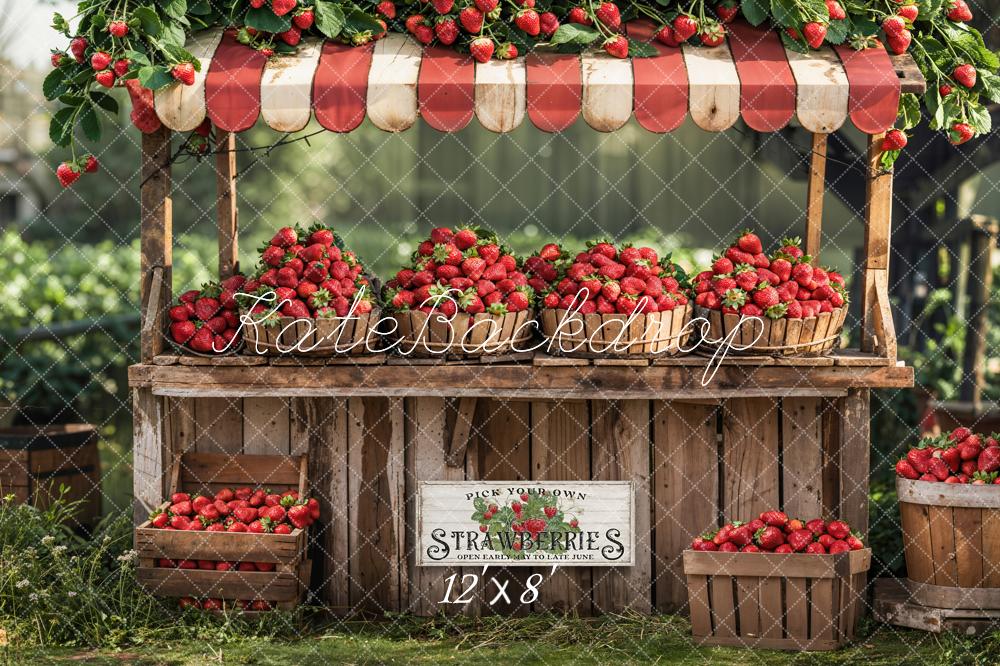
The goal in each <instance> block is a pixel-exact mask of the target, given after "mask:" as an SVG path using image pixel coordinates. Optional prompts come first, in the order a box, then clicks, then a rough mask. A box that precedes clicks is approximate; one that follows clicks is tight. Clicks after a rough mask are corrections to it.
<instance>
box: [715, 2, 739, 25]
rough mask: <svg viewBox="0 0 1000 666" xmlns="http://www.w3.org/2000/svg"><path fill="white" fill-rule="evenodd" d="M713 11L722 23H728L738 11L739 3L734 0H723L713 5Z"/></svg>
mask: <svg viewBox="0 0 1000 666" xmlns="http://www.w3.org/2000/svg"><path fill="white" fill-rule="evenodd" d="M715 13H716V14H717V15H718V17H719V20H720V21H722V22H723V23H730V22H731V21H732V20H733V19H734V18H736V15H737V14H739V13H740V5H739V3H738V2H736V1H735V0H724V2H720V3H719V4H717V5H716V6H715Z"/></svg>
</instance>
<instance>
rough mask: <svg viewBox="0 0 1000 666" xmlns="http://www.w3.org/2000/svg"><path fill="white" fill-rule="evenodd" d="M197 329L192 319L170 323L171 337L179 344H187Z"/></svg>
mask: <svg viewBox="0 0 1000 666" xmlns="http://www.w3.org/2000/svg"><path fill="white" fill-rule="evenodd" d="M197 330H198V329H197V327H196V326H195V324H194V322H192V321H177V322H174V323H173V324H171V325H170V337H171V338H173V340H174V342H176V343H178V344H182V345H183V344H187V343H188V342H190V341H191V338H193V337H194V334H195V333H196V332H197Z"/></svg>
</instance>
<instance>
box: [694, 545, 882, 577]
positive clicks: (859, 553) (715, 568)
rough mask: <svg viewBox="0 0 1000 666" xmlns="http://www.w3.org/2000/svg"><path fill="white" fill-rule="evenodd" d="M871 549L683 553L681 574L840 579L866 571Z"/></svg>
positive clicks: (869, 561) (869, 565)
mask: <svg viewBox="0 0 1000 666" xmlns="http://www.w3.org/2000/svg"><path fill="white" fill-rule="evenodd" d="M871 557H872V551H871V548H861V549H859V550H852V551H849V552H846V553H834V554H832V555H831V554H829V553H827V554H823V555H812V554H809V553H722V552H719V551H696V550H691V549H690V548H688V549H685V550H684V553H683V558H684V560H683V563H684V573H685V575H693V576H756V577H760V578H843V577H845V576H850V575H853V574H856V573H863V572H865V571H868V569H869V568H870V567H871Z"/></svg>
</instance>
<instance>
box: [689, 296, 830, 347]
mask: <svg viewBox="0 0 1000 666" xmlns="http://www.w3.org/2000/svg"><path fill="white" fill-rule="evenodd" d="M846 310H847V305H846V304H844V305H843V306H841V307H839V308H834V309H833V310H832V311H831V312H829V313H824V314H829V315H830V316H831V318H833V315H837V318H838V319H839V317H840V315H841V314H842V313H844V312H846ZM712 312H718V310H709V309H707V308H703V307H701V306H695V315H697V316H698V317H702V318H704V319H705V320H707V321H708V322H709V330H711V329H713V328H715V327H714V325H713V323H712V320H711V316H710V315H711V313H712ZM739 317H740V321H741V322H742V321H743V319H744V316H743V315H739ZM782 320H785V321H789V318H788V317H782V318H781V319H776V320H774V321H782ZM797 321H801V322H803V324H804V323H805V322H813V323H814V324H815V322H818V321H819V316H816V317H804V318H802V319H799V320H797ZM845 322H846V317H845ZM843 332H844V324H841V325H840V326H839V327H838V328H837V330H836V332H835V333H833V334H831V335H828V336H826V337H825V338H820V339H817V340H809V341H808V342H797V343H795V344H794V345H778V346H764V345H756V344H755V345H754V346H752V347H748V348H746V349H740V350H735V349H734V350H731V352H732V353H734V354H758V355H759V354H772V353H780V352H791V353H793V354H794V353H797V352H796V350H798V349H800V348H803V347H805V348H809V347H815V346H818V345H825V344H827V343H829V342H835V341H836V340H838V339H839V338H840V336H841V335H842V334H843ZM702 341H703V342H704V343H705V345H706V346H707V347H710V348H713V349H714V348H716V347H718V346H719V342H718V341H708V340H705V339H704V337H703V338H702ZM835 346H836V345H834V347H835ZM830 351H832V347H831V349H821V350H817V351H816V352H815V353H817V354H825V353H828V352H830Z"/></svg>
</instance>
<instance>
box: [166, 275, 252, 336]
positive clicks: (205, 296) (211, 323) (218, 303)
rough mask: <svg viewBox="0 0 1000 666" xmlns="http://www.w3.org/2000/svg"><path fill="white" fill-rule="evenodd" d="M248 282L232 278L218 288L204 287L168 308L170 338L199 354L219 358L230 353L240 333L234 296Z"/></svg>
mask: <svg viewBox="0 0 1000 666" xmlns="http://www.w3.org/2000/svg"><path fill="white" fill-rule="evenodd" d="M246 281H247V279H246V278H245V277H243V276H242V275H234V276H233V277H231V278H228V279H225V280H223V281H222V283H221V284H214V283H213V284H206V285H203V286H202V288H201V289H192V290H191V291H186V292H184V293H183V294H181V295H180V298H179V299H178V303H177V304H176V305H174V306H173V307H171V308H170V310H169V311H168V312H167V315H168V316H169V317H170V338H171V339H172V340H173V341H174V342H176V343H177V344H179V345H183V346H185V347H187V348H189V349H191V350H193V351H196V352H198V353H201V354H220V353H223V352H226V351H230V350H231V349H232V348H233V347H234V346H235V345H236V344H238V343H239V340H236V341H235V342H234V338H236V337H237V336H238V334H239V330H240V315H239V312H237V304H236V298H235V296H236V294H237V293H238V292H239V291H240V290H241V289H243V287H244V285H245V283H246Z"/></svg>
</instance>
